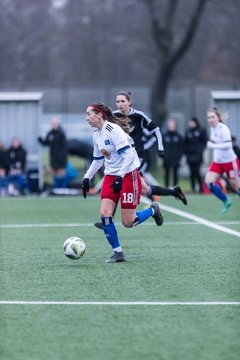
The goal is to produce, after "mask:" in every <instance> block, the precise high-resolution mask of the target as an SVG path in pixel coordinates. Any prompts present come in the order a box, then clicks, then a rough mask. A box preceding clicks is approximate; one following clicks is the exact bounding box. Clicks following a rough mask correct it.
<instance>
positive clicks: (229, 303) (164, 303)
mask: <svg viewBox="0 0 240 360" xmlns="http://www.w3.org/2000/svg"><path fill="white" fill-rule="evenodd" d="M0 305H95V306H106V305H107V306H112V305H117V306H126V305H128V306H129V305H130V306H145V305H147V306H222V305H224V306H226V305H227V306H233V305H234V306H239V305H240V301H0Z"/></svg>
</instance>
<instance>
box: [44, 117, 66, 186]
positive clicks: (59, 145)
mask: <svg viewBox="0 0 240 360" xmlns="http://www.w3.org/2000/svg"><path fill="white" fill-rule="evenodd" d="M38 141H39V143H40V144H42V145H45V146H49V148H50V165H51V172H52V175H53V187H54V188H64V187H66V185H67V178H66V166H67V153H68V145H67V139H66V136H65V133H64V131H63V129H62V127H61V126H60V121H59V119H58V117H53V118H52V121H51V130H50V131H49V132H48V133H47V136H46V138H45V139H43V138H42V137H38Z"/></svg>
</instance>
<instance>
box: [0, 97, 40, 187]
mask: <svg viewBox="0 0 240 360" xmlns="http://www.w3.org/2000/svg"><path fill="white" fill-rule="evenodd" d="M42 97H43V94H42V93H40V92H0V139H1V140H2V141H3V143H4V145H5V147H9V146H10V143H11V140H12V138H13V137H18V138H19V139H20V141H21V142H22V145H23V147H24V148H25V149H26V151H27V170H31V169H38V173H39V186H40V187H41V186H42V184H43V170H42V161H41V153H40V151H41V150H40V146H39V144H38V141H37V137H38V135H39V134H40V122H41V116H42Z"/></svg>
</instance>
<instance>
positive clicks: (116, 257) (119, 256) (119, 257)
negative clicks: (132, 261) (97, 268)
mask: <svg viewBox="0 0 240 360" xmlns="http://www.w3.org/2000/svg"><path fill="white" fill-rule="evenodd" d="M124 261H126V259H125V256H124V253H123V252H122V251H121V252H117V251H115V253H114V254H113V256H111V257H110V258H109V259H107V260H106V261H105V262H106V263H116V262H124Z"/></svg>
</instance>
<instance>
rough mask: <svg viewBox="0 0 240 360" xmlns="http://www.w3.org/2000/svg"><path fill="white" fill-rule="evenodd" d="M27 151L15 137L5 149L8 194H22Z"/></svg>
mask: <svg viewBox="0 0 240 360" xmlns="http://www.w3.org/2000/svg"><path fill="white" fill-rule="evenodd" d="M26 158H27V152H26V150H25V149H24V148H23V146H22V144H21V141H20V140H19V139H18V138H17V137H15V138H13V140H12V142H11V146H10V148H9V149H8V151H7V162H8V165H7V166H8V167H9V172H8V194H9V195H19V193H20V194H23V191H24V186H25V169H26Z"/></svg>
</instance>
